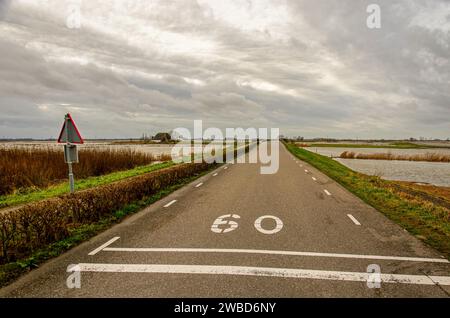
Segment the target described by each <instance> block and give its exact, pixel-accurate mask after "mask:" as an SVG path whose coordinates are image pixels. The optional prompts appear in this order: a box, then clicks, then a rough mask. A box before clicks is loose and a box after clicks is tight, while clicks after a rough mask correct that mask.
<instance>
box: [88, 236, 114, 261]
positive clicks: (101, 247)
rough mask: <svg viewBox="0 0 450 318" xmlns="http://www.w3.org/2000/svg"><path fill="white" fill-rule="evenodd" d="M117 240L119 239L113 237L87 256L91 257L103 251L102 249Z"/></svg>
mask: <svg viewBox="0 0 450 318" xmlns="http://www.w3.org/2000/svg"><path fill="white" fill-rule="evenodd" d="M118 239H120V237H119V236H116V237H113V238H112V239H110V240H109V241H108V242H106V243H105V244H103V245H102V246H100V247H98V248H96V249H95V250H93V251H92V252H90V253H89V254H88V255H90V256H92V255H95V254H97V253H98V252H100V251H101V250H103V249H104V248H106V247H107V246H109V245H111V244H112V243H114V242H115V241H117V240H118Z"/></svg>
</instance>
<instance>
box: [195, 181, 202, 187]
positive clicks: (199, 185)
mask: <svg viewBox="0 0 450 318" xmlns="http://www.w3.org/2000/svg"><path fill="white" fill-rule="evenodd" d="M202 185H203V182H202V183H199V184H197V185H196V186H195V187H196V188H200V187H201V186H202Z"/></svg>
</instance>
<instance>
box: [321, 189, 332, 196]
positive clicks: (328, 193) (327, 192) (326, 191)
mask: <svg viewBox="0 0 450 318" xmlns="http://www.w3.org/2000/svg"><path fill="white" fill-rule="evenodd" d="M323 191H324V192H325V193H326V194H327V195H331V193H330V192H329V191H328V190H323Z"/></svg>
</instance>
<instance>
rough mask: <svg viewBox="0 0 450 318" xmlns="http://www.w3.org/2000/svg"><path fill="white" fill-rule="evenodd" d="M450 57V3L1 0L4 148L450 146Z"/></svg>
mask: <svg viewBox="0 0 450 318" xmlns="http://www.w3.org/2000/svg"><path fill="white" fill-rule="evenodd" d="M370 3H376V4H379V6H380V8H381V28H380V29H369V28H368V27H367V25H366V20H367V17H368V16H369V15H370V14H369V13H367V12H366V8H367V6H368V5H369V4H370ZM73 4H80V6H81V27H80V28H69V27H68V26H74V24H73V21H74V20H73V19H71V18H72V17H74V15H73V14H72V13H73V12H74V11H71V10H72V9H74V8H75V7H74V6H73ZM71 12H72V13H71ZM75 13H76V11H75ZM75 16H76V15H75ZM68 18H69V19H68ZM449 45H450V2H449V1H439V0H433V1H424V0H414V1H412V0H406V1H392V0H386V1H380V0H370V1H365V0H352V1H350V0H348V1H342V0H340V1H328V0H326V1H325V0H323V1H318V0H292V1H288V0H273V1H270V0H239V1H237V0H236V1H235V0H227V1H223V0H211V1H209V0H197V1H195V0H180V1H173V0H161V1H157V0H149V1H139V0H136V1H132V0H123V1H112V0H110V1H105V0H84V1H81V0H71V1H65V0H12V1H6V0H0V138H2V137H35V138H48V137H57V135H58V133H59V129H60V126H61V124H62V121H63V116H64V113H66V112H70V113H71V114H72V116H73V118H74V119H75V121H76V122H77V124H78V127H79V129H80V131H81V133H82V135H83V136H84V137H85V138H114V137H139V136H141V135H142V133H144V132H145V133H147V134H154V133H156V132H157V131H164V130H170V129H173V128H176V127H186V128H191V127H192V126H193V120H194V119H202V120H203V121H204V126H207V127H219V128H221V129H224V128H226V127H278V128H280V130H281V133H282V134H287V135H301V136H305V137H327V136H328V137H336V138H343V137H348V138H405V137H411V136H412V137H420V136H424V137H435V138H448V137H450V48H449Z"/></svg>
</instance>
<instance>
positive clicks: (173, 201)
mask: <svg viewBox="0 0 450 318" xmlns="http://www.w3.org/2000/svg"><path fill="white" fill-rule="evenodd" d="M175 202H177V200H172V201H170V202H169V203H167V204H166V205H165V206H164V207H165V208H168V207H169V206H171V205H172V204H174V203H175Z"/></svg>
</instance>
